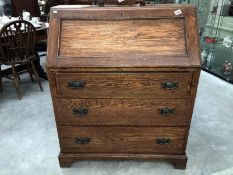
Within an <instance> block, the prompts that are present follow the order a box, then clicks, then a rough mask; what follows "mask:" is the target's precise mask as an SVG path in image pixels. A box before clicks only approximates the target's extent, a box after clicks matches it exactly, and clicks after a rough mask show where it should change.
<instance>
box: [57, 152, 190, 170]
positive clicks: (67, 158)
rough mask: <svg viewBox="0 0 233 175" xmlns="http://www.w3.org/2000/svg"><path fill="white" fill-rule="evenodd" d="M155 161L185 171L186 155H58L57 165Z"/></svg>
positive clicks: (64, 166)
mask: <svg viewBox="0 0 233 175" xmlns="http://www.w3.org/2000/svg"><path fill="white" fill-rule="evenodd" d="M90 159H91V160H137V161H140V160H142V161H145V160H150V161H151V160H156V161H164V160H166V161H169V162H171V163H172V164H173V166H174V167H175V168H176V169H185V167H186V164H187V160H188V158H187V156H186V154H173V155H172V154H122V153H121V154H119V153H118V154H113V153H107V154H106V153H101V154H100V153H99V154H98V153H90V154H88V153H84V154H82V153H75V154H74V153H60V154H59V163H60V166H61V167H63V168H67V167H70V166H71V165H72V163H74V162H75V161H77V160H90Z"/></svg>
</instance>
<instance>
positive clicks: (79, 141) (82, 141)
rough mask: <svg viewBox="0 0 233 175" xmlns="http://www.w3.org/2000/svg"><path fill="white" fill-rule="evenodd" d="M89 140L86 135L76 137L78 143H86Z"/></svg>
mask: <svg viewBox="0 0 233 175" xmlns="http://www.w3.org/2000/svg"><path fill="white" fill-rule="evenodd" d="M90 141H91V139H90V138H88V137H79V138H77V139H76V143H77V144H80V145H85V144H88V143H89V142H90Z"/></svg>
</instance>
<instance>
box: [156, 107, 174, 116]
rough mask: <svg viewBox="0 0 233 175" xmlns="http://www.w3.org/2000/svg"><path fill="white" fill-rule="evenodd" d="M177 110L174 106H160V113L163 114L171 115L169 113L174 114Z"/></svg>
mask: <svg viewBox="0 0 233 175" xmlns="http://www.w3.org/2000/svg"><path fill="white" fill-rule="evenodd" d="M174 112H175V110H174V109H172V108H160V109H159V113H160V114H161V115H169V114H174Z"/></svg>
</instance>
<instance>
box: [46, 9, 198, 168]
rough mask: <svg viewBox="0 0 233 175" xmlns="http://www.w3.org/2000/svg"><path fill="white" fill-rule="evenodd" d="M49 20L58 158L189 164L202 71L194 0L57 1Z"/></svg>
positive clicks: (65, 164)
mask: <svg viewBox="0 0 233 175" xmlns="http://www.w3.org/2000/svg"><path fill="white" fill-rule="evenodd" d="M177 10H178V11H177ZM49 25H50V29H49V38H48V53H47V61H46V67H47V72H48V77H49V84H50V90H51V95H52V100H53V107H54V113H55V118H56V124H57V131H58V136H59V142H60V148H61V152H60V154H59V162H60V166H61V167H69V166H70V165H71V164H72V163H73V162H74V161H76V160H86V159H92V160H98V159H99V160H110V159H117V160H127V159H134V160H135V159H136V160H166V161H169V162H171V163H172V164H173V165H174V167H175V168H179V169H184V168H185V167H186V163H187V156H186V153H185V150H186V145H187V140H188V133H189V128H190V124H191V118H192V113H193V106H194V102H195V96H196V90H197V85H198V80H199V74H200V55H199V38H198V30H197V25H198V24H197V12H196V9H195V7H193V6H190V5H182V6H180V5H158V6H144V7H93V6H56V7H53V8H52V9H51V16H50V24H49Z"/></svg>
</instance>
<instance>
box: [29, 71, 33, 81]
mask: <svg viewBox="0 0 233 175" xmlns="http://www.w3.org/2000/svg"><path fill="white" fill-rule="evenodd" d="M28 73H29V75H30V78H31V81H32V82H34V78H33V76H32V72H31V71H29V72H28Z"/></svg>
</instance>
